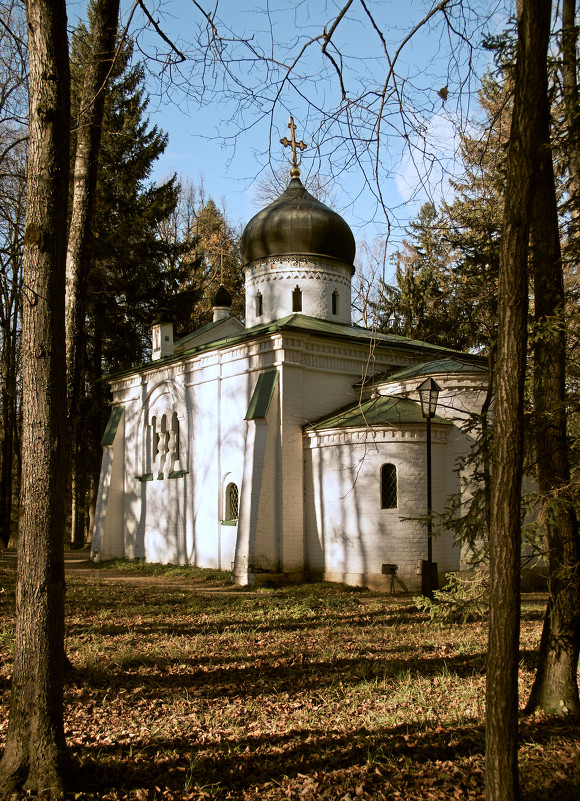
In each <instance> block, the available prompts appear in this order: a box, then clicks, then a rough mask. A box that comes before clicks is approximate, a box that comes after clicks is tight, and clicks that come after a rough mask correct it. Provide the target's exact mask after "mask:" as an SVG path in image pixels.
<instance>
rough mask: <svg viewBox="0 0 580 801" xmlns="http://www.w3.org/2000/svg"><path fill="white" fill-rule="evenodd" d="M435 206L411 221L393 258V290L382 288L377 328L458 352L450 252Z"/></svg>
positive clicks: (458, 311)
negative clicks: (378, 326)
mask: <svg viewBox="0 0 580 801" xmlns="http://www.w3.org/2000/svg"><path fill="white" fill-rule="evenodd" d="M443 226H444V223H443V220H442V218H441V215H440V214H438V212H437V210H436V208H435V206H434V205H433V203H425V204H424V205H423V206H422V208H421V210H420V212H419V216H418V218H417V219H416V220H415V221H413V222H412V223H411V224H410V226H409V228H408V229H407V233H408V236H409V238H408V239H406V240H404V242H403V248H402V250H400V251H398V252H397V253H396V254H395V262H396V273H395V277H396V286H388V285H386V284H384V283H383V284H382V285H381V295H382V297H381V300H380V317H381V329H382V330H384V331H389V332H391V333H396V334H402V335H403V336H406V337H410V338H411V339H419V340H425V341H427V342H431V343H433V344H437V345H445V346H447V347H456V348H461V347H464V346H465V345H466V344H468V343H467V342H466V338H465V335H464V333H463V331H462V326H461V324H460V317H461V314H462V311H463V310H462V309H461V308H460V307H459V306H458V305H457V304H456V303H455V301H454V295H455V290H454V284H453V271H452V269H451V262H452V252H451V248H450V246H449V243H448V242H447V240H446V237H445V230H444V227H443Z"/></svg>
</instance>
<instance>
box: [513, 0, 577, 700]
mask: <svg viewBox="0 0 580 801" xmlns="http://www.w3.org/2000/svg"><path fill="white" fill-rule="evenodd" d="M570 5H571V6H572V19H573V13H574V12H573V6H574V3H573V2H572V3H570V2H567V3H565V6H568V13H570V8H569V6H570ZM563 38H564V39H565V38H566V37H563ZM569 80H570V79H569ZM577 97H578V94H577V91H576V99H577ZM539 99H541V100H542V102H543V109H542V118H541V121H542V128H543V131H542V139H543V142H544V146H543V148H542V150H541V165H540V170H539V171H538V177H537V179H536V181H535V183H534V204H533V220H532V259H531V268H532V271H533V276H534V299H535V300H534V307H535V308H534V310H535V328H536V330H535V332H534V340H535V341H534V349H533V350H534V443H535V450H536V461H537V475H538V491H539V494H540V503H541V516H542V522H543V525H544V530H545V536H546V543H547V548H548V559H549V591H550V596H549V601H548V608H547V610H546V615H545V618H544V627H543V631H542V638H541V641H540V652H539V655H538V669H537V672H536V677H535V681H534V685H533V687H532V692H531V695H530V699H529V701H528V705H527V707H526V711H528V712H531V711H533V710H534V709H536V708H538V707H540V708H541V709H543V710H544V711H546V712H560V713H562V712H566V711H574V712H576V711H579V710H580V700H579V697H578V680H577V667H578V655H579V650H580V540H579V536H578V520H577V517H576V511H575V509H574V505H573V502H572V500H571V499H570V498H568V497H567V494H568V491H569V489H568V485H569V481H570V465H569V461H568V441H567V436H566V409H565V403H566V391H565V374H566V331H565V327H564V320H565V297H564V275H563V270H562V253H561V249H560V232H559V230H558V207H557V201H556V187H555V182H554V169H553V164H552V151H551V148H550V107H549V103H548V97H547V95H544V94H543V93H542V94H541V96H540V97H539ZM575 180H576V179H575ZM571 181H572V176H571Z"/></svg>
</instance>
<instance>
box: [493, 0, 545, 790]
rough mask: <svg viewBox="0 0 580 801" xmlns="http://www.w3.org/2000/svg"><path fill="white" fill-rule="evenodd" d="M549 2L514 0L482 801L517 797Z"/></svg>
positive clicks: (500, 296) (495, 435)
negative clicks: (527, 430) (535, 227)
mask: <svg viewBox="0 0 580 801" xmlns="http://www.w3.org/2000/svg"><path fill="white" fill-rule="evenodd" d="M550 5H551V4H550V2H549V0H522V2H521V3H518V43H517V56H516V58H517V61H516V73H515V86H514V106H513V116H512V125H511V132H510V139H509V147H508V156H507V165H506V188H505V207H504V216H503V222H502V237H501V245H500V267H499V290H498V294H499V298H498V345H497V362H496V376H495V388H496V395H495V423H494V453H493V478H492V512H491V527H490V534H489V550H490V616H489V643H488V655H487V690H486V738H485V739H486V797H487V799H488V801H515V799H517V798H518V796H519V783H518V765H517V758H518V681H517V679H518V660H519V624H520V560H521V554H520V551H521V526H520V505H521V482H522V463H523V394H524V378H525V365H526V354H527V330H526V329H527V312H528V269H527V260H528V244H529V229H530V216H531V200H532V188H533V180H534V178H535V174H536V171H537V164H538V158H539V151H540V147H541V134H540V125H539V114H540V108H539V105H538V94H539V93H540V92H542V91H545V89H544V87H545V75H546V57H547V46H548V35H549V30H550Z"/></svg>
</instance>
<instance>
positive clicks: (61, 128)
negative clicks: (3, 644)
mask: <svg viewBox="0 0 580 801" xmlns="http://www.w3.org/2000/svg"><path fill="white" fill-rule="evenodd" d="M26 18H27V28H28V53H29V63H30V143H29V156H28V188H27V207H26V229H25V237H24V286H25V290H24V298H23V314H22V342H23V345H22V381H23V430H22V452H23V463H22V494H21V518H20V528H19V539H18V584H17V596H16V603H17V612H16V640H15V656H14V671H13V678H12V689H11V695H10V719H9V724H8V732H7V737H6V748H5V751H4V755H3V758H2V762H1V763H0V794H1V793H8V792H10V789H11V788H12V787H23V788H25V789H29V790H31V791H32V792H41V791H43V790H44V791H45V792H47V793H48V794H49V795H51V796H53V797H59V796H61V795H62V792H63V775H64V768H65V761H66V746H65V738H64V727H63V717H62V705H63V698H62V696H63V657H64V559H63V530H64V517H65V515H64V497H65V469H66V419H65V410H66V376H65V367H64V365H65V340H64V291H65V260H66V216H67V196H68V173H69V130H70V125H69V108H70V96H69V95H70V76H69V61H68V41H67V32H66V31H67V20H66V7H65V3H64V0H27V3H26Z"/></svg>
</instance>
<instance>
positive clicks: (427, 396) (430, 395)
mask: <svg viewBox="0 0 580 801" xmlns="http://www.w3.org/2000/svg"><path fill="white" fill-rule="evenodd" d="M417 392H418V393H419V399H420V401H421V411H422V413H423V417H428V418H433V417H435V410H436V409H437V399H438V397H439V393H440V392H441V387H440V386H439V385H438V384H437V382H436V381H435V379H433V378H431V377H429V378H426V379H425V381H423V383H422V384H419V386H418V387H417Z"/></svg>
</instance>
